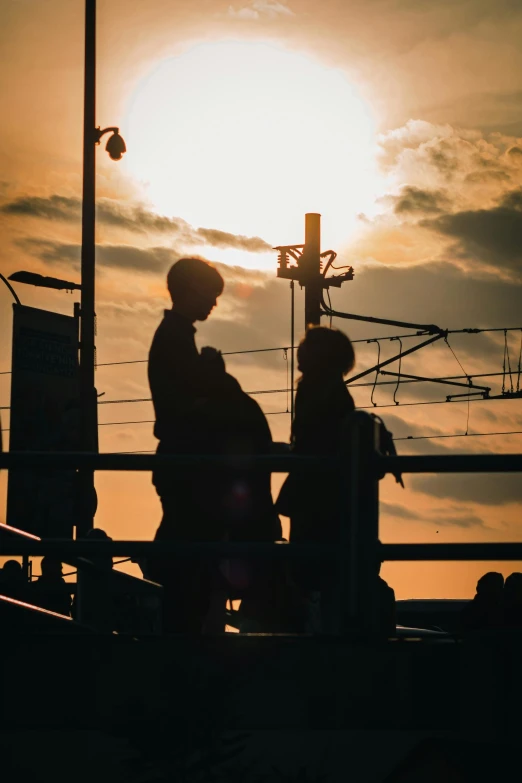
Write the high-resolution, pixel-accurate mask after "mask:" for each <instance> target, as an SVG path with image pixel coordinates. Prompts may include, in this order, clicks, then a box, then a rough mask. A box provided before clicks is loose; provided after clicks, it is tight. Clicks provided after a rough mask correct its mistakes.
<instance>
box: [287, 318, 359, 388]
mask: <svg viewBox="0 0 522 783" xmlns="http://www.w3.org/2000/svg"><path fill="white" fill-rule="evenodd" d="M354 365H355V354H354V350H353V345H352V343H351V341H350V338H349V337H347V335H345V334H344V332H341V331H340V330H339V329H330V328H328V327H327V326H311V327H309V328H308V330H307V332H306V335H305V336H304V338H303V339H302V340H301V342H300V344H299V348H298V349H297V368H298V369H299V370H300V371H301V372H302V374H303V375H320V376H322V377H325V376H339V377H343V376H344V375H346V374H347V373H349V372H350V370H351V369H353V366H354Z"/></svg>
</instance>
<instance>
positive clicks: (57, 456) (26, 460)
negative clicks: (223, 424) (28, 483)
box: [0, 451, 339, 473]
mask: <svg viewBox="0 0 522 783" xmlns="http://www.w3.org/2000/svg"><path fill="white" fill-rule="evenodd" d="M219 466H221V467H224V468H227V467H230V468H241V469H242V470H245V469H250V470H270V471H271V472H272V473H288V471H289V470H290V469H294V468H298V469H299V470H303V471H315V470H324V471H326V470H332V469H335V468H336V467H338V466H339V459H335V458H332V457H308V456H306V457H304V456H297V455H295V454H253V455H251V454H248V455H244V454H239V455H226V456H223V455H218V454H117V453H116V454H111V453H106V454H94V453H82V452H61V453H58V452H37V451H31V452H29V451H18V452H15V451H10V452H9V451H8V452H4V453H3V454H0V468H7V469H28V468H31V469H42V470H65V469H69V470H70V469H71V468H73V469H74V468H78V469H82V468H86V469H87V468H90V469H94V470H110V471H112V470H114V471H126V470H133V471H134V470H135V471H152V470H154V469H155V468H161V467H166V468H197V469H198V470H212V469H214V468H216V467H219Z"/></svg>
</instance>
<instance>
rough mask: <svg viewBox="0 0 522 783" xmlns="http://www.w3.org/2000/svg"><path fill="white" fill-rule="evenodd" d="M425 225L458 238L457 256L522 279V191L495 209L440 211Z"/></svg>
mask: <svg viewBox="0 0 522 783" xmlns="http://www.w3.org/2000/svg"><path fill="white" fill-rule="evenodd" d="M421 225H423V226H425V227H427V228H431V229H433V230H435V231H437V232H438V233H439V234H441V235H443V236H445V237H448V238H450V239H452V240H455V241H456V244H455V246H454V248H453V250H454V252H455V253H456V255H457V256H458V257H461V258H466V259H469V260H472V261H478V262H479V263H483V264H486V265H487V266H489V267H491V268H492V269H493V270H495V271H504V272H507V273H508V274H509V275H510V276H511V277H512V278H513V279H514V280H516V281H518V282H522V191H521V190H520V189H519V190H516V191H512V192H511V193H510V194H507V195H506V196H505V197H504V198H503V200H502V203H501V204H500V205H499V206H497V207H493V208H492V209H476V210H466V211H463V212H456V213H454V214H446V215H440V216H439V217H436V218H432V219H427V220H424V221H423V222H422V224H421Z"/></svg>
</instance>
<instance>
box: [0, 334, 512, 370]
mask: <svg viewBox="0 0 522 783" xmlns="http://www.w3.org/2000/svg"><path fill="white" fill-rule="evenodd" d="M521 330H522V327H521V326H510V327H506V328H504V327H498V328H494V329H489V328H488V329H478V328H477V329H474V328H467V329H448V330H447V332H446V334H482V333H484V332H515V331H517V332H518V331H521ZM424 334H425V332H412V333H410V334H400V335H386V336H383V337H362V338H360V339H357V340H352V343H373V342H378V341H384V340H398V339H399V338H400V339H401V340H405V339H407V338H412V337H422V336H423V335H424ZM290 350H292V346H291V345H280V346H277V347H275V348H250V349H245V350H241V351H223V352H222V355H223V356H238V355H240V354H248V353H269V352H271V351H290ZM147 361H148V359H129V360H127V361H123V362H101V363H99V364H97V365H96V366H97V367H117V366H121V365H124V364H145V363H146V362H147ZM0 375H11V370H3V371H2V372H0ZM464 377H467V376H464ZM473 377H475V378H476V377H478V376H477V375H475V376H473Z"/></svg>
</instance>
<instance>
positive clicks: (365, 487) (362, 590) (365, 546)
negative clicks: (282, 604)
mask: <svg viewBox="0 0 522 783" xmlns="http://www.w3.org/2000/svg"><path fill="white" fill-rule="evenodd" d="M345 433H346V434H345V439H346V440H347V441H348V443H347V448H348V454H349V456H348V455H347V466H348V468H349V471H350V476H349V512H348V519H346V515H343V516H344V518H343V519H341V525H342V529H341V545H342V547H343V553H344V555H345V556H344V557H343V561H342V563H341V569H347V570H348V574H346V573H344V572H342V573H341V586H342V585H344V596H343V602H342V606H343V608H342V611H343V615H344V628H345V630H346V629H347V628H348V627H355V628H357V629H358V630H362V631H367V632H372V631H377V630H378V628H379V606H378V594H377V582H378V580H377V576H378V557H379V479H378V477H377V476H376V475H375V470H374V467H373V462H374V455H375V453H376V451H377V449H378V437H379V429H378V422H377V420H376V419H375V418H373V417H372V416H371V415H369V414H368V413H365V412H364V411H354V412H353V413H352V414H351V415H350V416H349V417H348V419H347V421H346V429H345ZM343 440H344V439H343ZM345 508H346V506H345Z"/></svg>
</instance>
